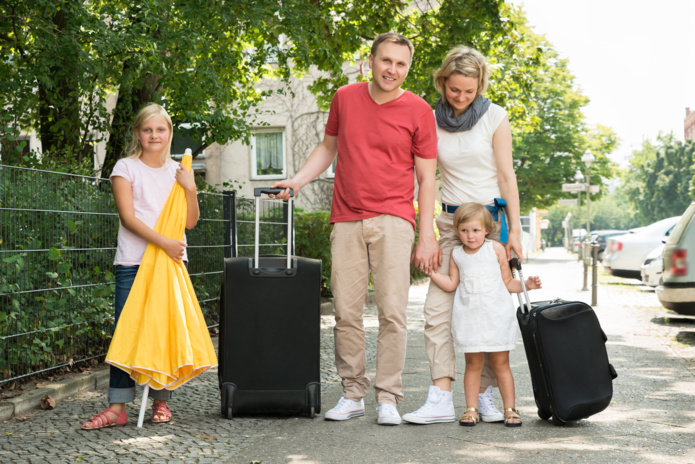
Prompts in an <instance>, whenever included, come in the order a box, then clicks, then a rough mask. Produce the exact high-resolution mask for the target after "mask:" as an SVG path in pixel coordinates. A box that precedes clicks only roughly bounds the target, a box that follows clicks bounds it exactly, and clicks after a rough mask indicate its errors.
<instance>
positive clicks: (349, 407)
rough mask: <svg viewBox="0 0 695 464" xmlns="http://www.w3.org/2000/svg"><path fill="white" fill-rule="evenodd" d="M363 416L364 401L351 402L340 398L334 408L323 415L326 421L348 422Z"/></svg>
mask: <svg viewBox="0 0 695 464" xmlns="http://www.w3.org/2000/svg"><path fill="white" fill-rule="evenodd" d="M358 416H364V400H359V401H352V400H351V399H350V398H345V397H344V396H341V397H340V401H338V404H336V405H335V407H334V408H333V409H331V410H329V411H326V413H325V414H324V415H323V418H324V419H328V420H336V421H342V420H348V419H352V418H353V417H358Z"/></svg>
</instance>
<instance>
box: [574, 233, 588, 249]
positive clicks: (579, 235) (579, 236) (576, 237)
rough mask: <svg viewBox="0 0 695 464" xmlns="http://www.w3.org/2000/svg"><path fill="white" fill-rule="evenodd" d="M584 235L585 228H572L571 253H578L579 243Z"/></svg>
mask: <svg viewBox="0 0 695 464" xmlns="http://www.w3.org/2000/svg"><path fill="white" fill-rule="evenodd" d="M584 237H586V229H573V230H572V253H579V244H580V243H582V242H583V241H584Z"/></svg>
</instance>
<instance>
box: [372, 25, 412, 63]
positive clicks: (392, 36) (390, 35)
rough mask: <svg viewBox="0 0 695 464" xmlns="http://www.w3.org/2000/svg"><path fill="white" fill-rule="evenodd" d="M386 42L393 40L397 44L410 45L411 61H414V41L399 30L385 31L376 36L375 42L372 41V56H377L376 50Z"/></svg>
mask: <svg viewBox="0 0 695 464" xmlns="http://www.w3.org/2000/svg"><path fill="white" fill-rule="evenodd" d="M384 42H391V43H395V44H396V45H404V46H406V47H408V50H410V61H413V55H414V54H415V48H414V47H413V44H412V42H411V41H410V40H408V39H407V38H406V37H404V36H402V35H401V34H399V33H398V32H384V33H383V34H379V35H378V36H376V37H375V38H374V42H372V51H371V53H372V56H376V51H377V50H378V49H379V45H381V44H382V43H384Z"/></svg>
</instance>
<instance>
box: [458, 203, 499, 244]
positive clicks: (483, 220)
mask: <svg viewBox="0 0 695 464" xmlns="http://www.w3.org/2000/svg"><path fill="white" fill-rule="evenodd" d="M472 220H478V221H480V224H482V225H483V227H485V231H486V234H485V235H486V236H487V235H489V234H494V233H495V231H496V230H497V224H496V223H495V220H494V219H493V218H492V214H490V211H488V209H487V208H486V207H485V206H484V205H481V204H480V203H464V204H462V205H461V206H459V207H458V208H456V212H455V213H454V230H456V231H457V233H458V229H459V226H460V225H461V224H463V223H464V222H469V221H472Z"/></svg>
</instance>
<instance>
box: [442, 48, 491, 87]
mask: <svg viewBox="0 0 695 464" xmlns="http://www.w3.org/2000/svg"><path fill="white" fill-rule="evenodd" d="M452 74H462V75H464V76H466V77H472V78H475V79H478V91H477V92H476V95H482V94H483V93H485V91H486V90H487V83H488V78H489V75H490V68H489V66H488V64H487V61H486V60H485V57H484V56H483V55H482V54H481V53H480V52H479V51H478V50H475V49H472V48H470V47H466V46H464V45H460V46H458V47H454V48H452V49H451V50H450V51H449V53H447V54H446V57H445V58H444V62H443V63H442V65H441V66H440V67H439V69H438V70H437V71H436V72H435V73H434V87H435V88H436V89H437V91H438V92H439V93H441V94H442V95H444V83H445V82H446V80H447V79H448V78H449V76H451V75H452Z"/></svg>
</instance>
